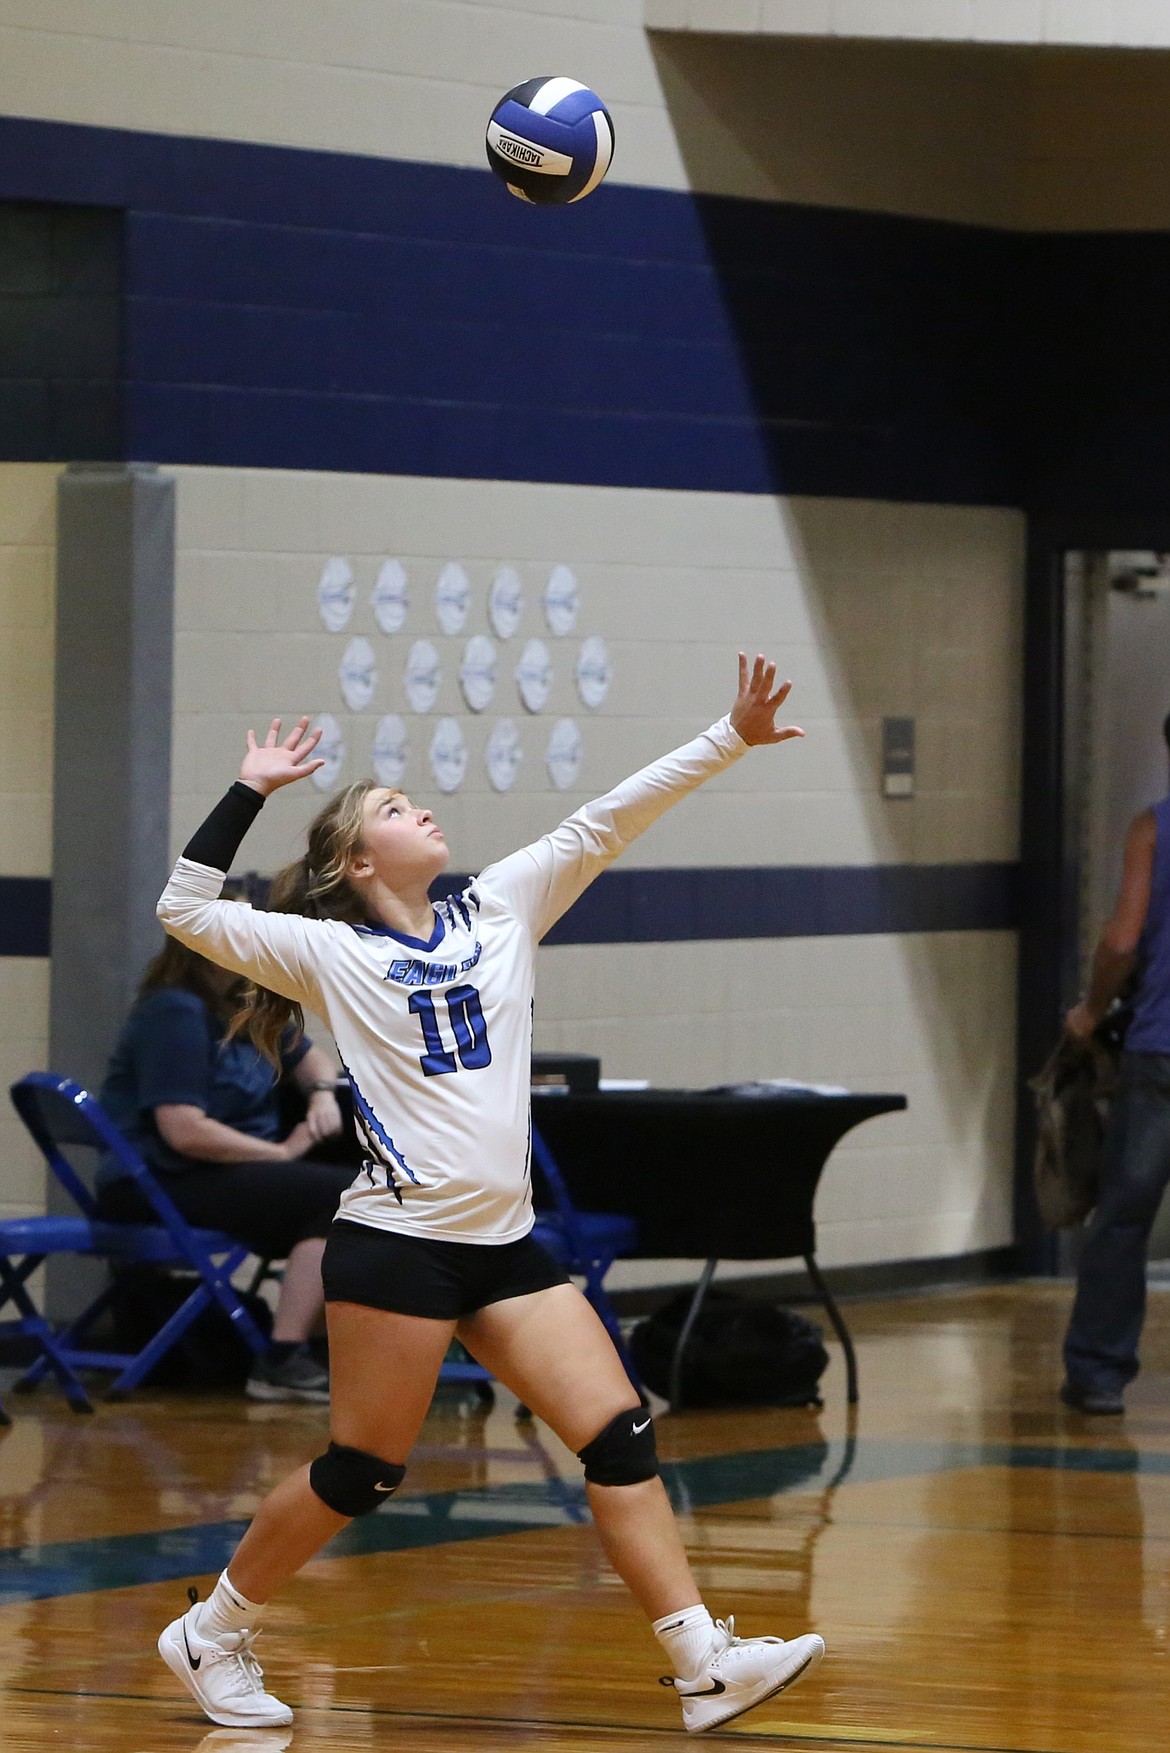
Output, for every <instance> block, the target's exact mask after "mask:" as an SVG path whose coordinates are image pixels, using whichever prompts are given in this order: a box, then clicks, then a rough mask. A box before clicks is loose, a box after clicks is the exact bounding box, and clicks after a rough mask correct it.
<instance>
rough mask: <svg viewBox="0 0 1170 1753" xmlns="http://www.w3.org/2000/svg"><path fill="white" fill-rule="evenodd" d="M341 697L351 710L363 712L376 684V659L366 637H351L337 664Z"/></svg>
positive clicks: (372, 696) (372, 695) (371, 697)
mask: <svg viewBox="0 0 1170 1753" xmlns="http://www.w3.org/2000/svg"><path fill="white" fill-rule="evenodd" d="M337 680H338V682H339V683H340V685H341V698H342V699H343V700H344V701H345V704H346V705H347V706H348V707H349V709H350V711H351V712H364V711H365V709H366V707H367V706H368V705H369V704H370V701H371V700H372V699H373V698H374V689H375V688H376V687H377V686H378V659H377V657H376V656H375V654H374V648H373V646H372V645H371V644H370V642H369V640H368V639H363V638H360V637H359V638H357V639H351V640H350V642H349V644H348V645H347V646H346V648H345V650H344V651H343V652H342V654H341V662H340V663H339V664H338V666H337Z"/></svg>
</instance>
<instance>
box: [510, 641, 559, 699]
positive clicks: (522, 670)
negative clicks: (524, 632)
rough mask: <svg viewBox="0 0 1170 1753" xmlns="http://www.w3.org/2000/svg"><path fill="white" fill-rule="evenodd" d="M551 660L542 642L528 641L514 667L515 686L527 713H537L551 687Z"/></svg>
mask: <svg viewBox="0 0 1170 1753" xmlns="http://www.w3.org/2000/svg"><path fill="white" fill-rule="evenodd" d="M552 679H553V670H552V659H551V658H550V657H549V655H548V649H547V647H546V646H545V645H544V643H543V641H541V640H539V639H530V640H529V641H528V644H527V645H526V646H525V647H524V650H523V651H522V652H521V654H520V662H519V663H518V664H517V665H516V686H517V687H518V688H519V690H520V698H521V700H523V702H524V704H525V706H526V707H527V708H528V710H529V712H539V711H540V710H541V708H542V707H543V705H544V703H545V701H546V700H547V699H548V694H549V689H550V688H551V687H552Z"/></svg>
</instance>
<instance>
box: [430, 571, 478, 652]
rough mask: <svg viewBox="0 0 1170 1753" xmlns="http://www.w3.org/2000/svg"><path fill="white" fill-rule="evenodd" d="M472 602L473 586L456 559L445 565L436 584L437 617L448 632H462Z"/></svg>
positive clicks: (443, 630) (444, 630)
mask: <svg viewBox="0 0 1170 1753" xmlns="http://www.w3.org/2000/svg"><path fill="white" fill-rule="evenodd" d="M470 603H471V586H470V584H468V582H467V574H466V572H464V570H463V568H462V566H460V565H458V564H457V563H456V562H455V561H454V560H452V561H451V562H450V564H449V565H447V566H444V568H443V570H442V572H440V574H439V582H438V584H436V586H435V619H436V620H437V621H438V623H439V627H440V630H441V631H442V632H444V633H447V634H454V633H462V631H463V628H464V625H465V624H466V621H467V610H468V607H469V606H470Z"/></svg>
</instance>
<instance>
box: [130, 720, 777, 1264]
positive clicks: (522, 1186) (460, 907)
mask: <svg viewBox="0 0 1170 1753" xmlns="http://www.w3.org/2000/svg"><path fill="white" fill-rule="evenodd" d="M746 747H747V744H746V743H744V742H743V740H742V739H741V737H740V736H739V734H738V733H737V732H736V731H734V730H733V729H732V727H731V722H730V720H729V719H727V718H724V719H722V720H720V722H719V723H718V724H716V725H713V726H712V728H711V729H710V730H709V731H705V732H704V733H703V735H702V736H699V737H696V738H695V739H694V741H693V742H690V743H687V744H685V745H684V746H683V747H682V748H680V749H676V750H675V751H674V752H673V753H672V754H670V755H666V756H665V757H664V758H663V759H662V760H660V761H655V762H654V763H653V765H651V766H649V767H646V768H643V770H642V771H641V772H640V773H636V774H634V776H633V777H632V778H630V779H627V780H625V781H624V782H623V783H622V784H621V785H619V786H618V787H617V788H616V789H615V790H614V791H611V792H610V793H609V794H608V795H607V796H606V797H603V798H599V799H598V800H597V801H596V802H594V803H590V804H586V805H585V807H584V808H583V809H580V810H578V811H577V812H576V813H575V814H574V815H571V816H569V817H568V819H567V820H566V821H563V822H562V823H561V825H560V827H559V828H555V829H554V830H553V832H552V833H551V834H546V835H545V836H544V838H543V839H540V840H537V841H535V842H534V843H533V844H532V845H531V846H525V847H523V848H522V849H521V850H520V851H519V852H514V853H512V854H511V856H510V857H508V858H504V859H501V860H500V862H499V863H498V864H493V865H490V866H489V867H488V868H487V869H486V870H485V871H483V872H482V874H481V875H480V876H479V877H477V878H476V879H475V880H474V881H472V882H471V883H469V884H468V886H467V888H466V889H464V891H463V893H462V894H461V895H459V896H455V897H452V898H451V899H450V900H446V901H443V902H441V903H439V904H438V905H437V906H436V907H435V910H434V929H433V930H432V932H431V935H430V937H429V938H428V939H427V940H426V941H425V942H424V941H423V940H422V939H419V938H411V937H405V936H403V935H402V934H401V933H398V932H394V931H391V930H390V928H389V927H388V926H384V925H358V926H354V925H344V924H341V923H339V922H338V921H336V920H325V919H306V918H302V917H300V916H299V915H295V914H285V913H262V912H254V911H253V910H252V909H251V908H248V907H241V906H240V905H239V904H238V903H236V902H234V901H221V900H219V899H218V896H219V891H220V888H221V886H222V883H223V873H222V872H221V871H217V870H212V869H211V868H210V867H209V866H207V865H203V864H196V863H194V862H193V861H192V860H190V859H186V858H180V860H179V862H178V864H177V865H176V866H175V868H174V871H173V872H172V874H171V878H170V881H169V882H168V883H167V886H166V889H165V890H164V891H163V895H162V899H161V900H160V902H159V906H158V916H159V918H160V919H161V921H162V923H163V925H164V926H165V927H166V929H167V931H168V932H169V933H170V934H171V935H172V936H173V937H177V938H178V939H179V940H180V941H181V942H182V943H185V944H187V945H188V946H189V947H190V948H191V949H194V950H198V951H199V953H200V954H201V955H204V956H206V957H207V958H208V960H209V961H212V962H216V963H218V964H219V966H220V967H223V968H230V969H232V970H234V971H235V972H236V973H239V974H245V975H247V976H248V978H249V979H251V980H255V981H256V982H257V983H258V984H259V985H261V986H266V987H269V988H270V989H271V990H272V991H274V992H279V993H282V994H283V995H284V996H285V997H286V998H291V999H295V1000H296V1001H297V1003H299V1004H301V1005H303V1006H304V1007H305V1008H306V1009H307V1010H312V1011H315V1012H316V1013H317V1015H318V1016H321V1017H324V1018H326V1019H327V1020H328V1023H329V1026H330V1028H331V1029H332V1031H333V1035H334V1038H335V1040H336V1042H337V1047H338V1051H339V1053H340V1054H341V1058H342V1063H343V1065H344V1068H345V1072H346V1075H347V1076H348V1078H349V1082H350V1087H351V1089H352V1092H353V1106H354V1115H355V1119H356V1121H357V1124H358V1129H359V1135H360V1136H361V1138H362V1140H363V1142H364V1145H365V1151H366V1161H365V1166H364V1167H363V1168H362V1169H361V1170H360V1171H359V1173H358V1175H357V1177H356V1179H355V1180H354V1183H353V1185H352V1186H351V1187H350V1188H349V1190H348V1191H347V1192H346V1193H345V1194H344V1196H343V1198H342V1201H341V1207H340V1212H339V1215H340V1216H343V1217H346V1218H349V1219H352V1220H354V1221H356V1222H358V1223H363V1224H370V1225H372V1226H373V1227H374V1228H376V1229H387V1230H399V1231H404V1232H406V1233H408V1234H415V1235H422V1236H430V1237H435V1238H438V1239H444V1240H448V1241H461V1242H485V1243H493V1242H494V1243H500V1242H511V1241H515V1240H517V1238H519V1237H521V1236H524V1235H526V1234H527V1233H528V1231H529V1229H531V1227H532V1221H533V1212H532V1193H531V1179H530V1146H531V1121H530V1112H529V1088H530V1081H531V1053H532V1000H533V985H534V976H535V963H536V945H537V944H538V942H539V941H540V939H541V938H542V937H543V936H544V934H545V932H546V931H548V930H549V928H550V927H551V926H552V925H553V924H554V923H555V922H556V920H557V919H559V918H560V916H561V914H562V913H564V912H565V911H566V909H567V908H568V907H570V906H571V905H572V903H573V902H574V901H575V900H576V899H577V897H578V895H580V894H581V893H582V891H583V890H584V889H586V888H587V887H588V885H589V884H590V883H591V882H592V881H593V879H594V877H596V876H597V875H598V874H599V873H600V872H601V871H602V870H604V869H605V867H606V866H607V865H608V864H611V863H612V862H613V860H614V859H615V858H616V857H617V856H618V854H619V853H620V852H621V851H622V850H623V849H624V848H625V847H626V846H628V845H629V843H630V842H631V841H632V840H634V839H635V838H636V837H637V836H638V835H639V834H641V833H642V832H643V830H644V829H646V828H648V827H649V826H650V824H651V822H653V821H654V820H655V819H656V818H657V817H658V816H660V815H662V814H663V812H664V811H665V810H667V809H669V808H670V806H671V805H672V804H674V803H677V802H678V801H679V799H680V798H682V797H684V796H685V795H686V794H687V793H688V792H689V791H693V790H694V789H695V787H696V786H698V785H700V784H702V782H703V780H705V779H709V778H710V777H711V776H712V775H713V774H715V773H719V772H721V771H722V770H723V769H724V768H725V767H727V766H729V765H730V764H731V762H732V761H734V760H736V759H737V758H738V757H739V756H740V755H742V754H743V752H744V750H745V749H746Z"/></svg>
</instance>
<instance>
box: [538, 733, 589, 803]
mask: <svg viewBox="0 0 1170 1753" xmlns="http://www.w3.org/2000/svg"><path fill="white" fill-rule="evenodd" d="M583 752H584V751H583V745H582V742H581V732H580V731H579V730H578V729H577V726H576V725H575V724H574V723H573V720H572V719H571V718H558V719H557V721H556V723H555V724H554V725H553V727H552V735H551V736H550V737H549V739H548V748H547V749H546V750H545V756H544V764H545V766H546V767H547V768H548V776H549V778H550V779H551V780H552V782H553V784H554V785H555V786H556V788H557V790H558V791H568V789H569V787H570V786H571V785H572V784H573V783H574V782H575V781H576V778H577V775H578V773H579V772H580V771H581V756H582V753H583Z"/></svg>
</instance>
